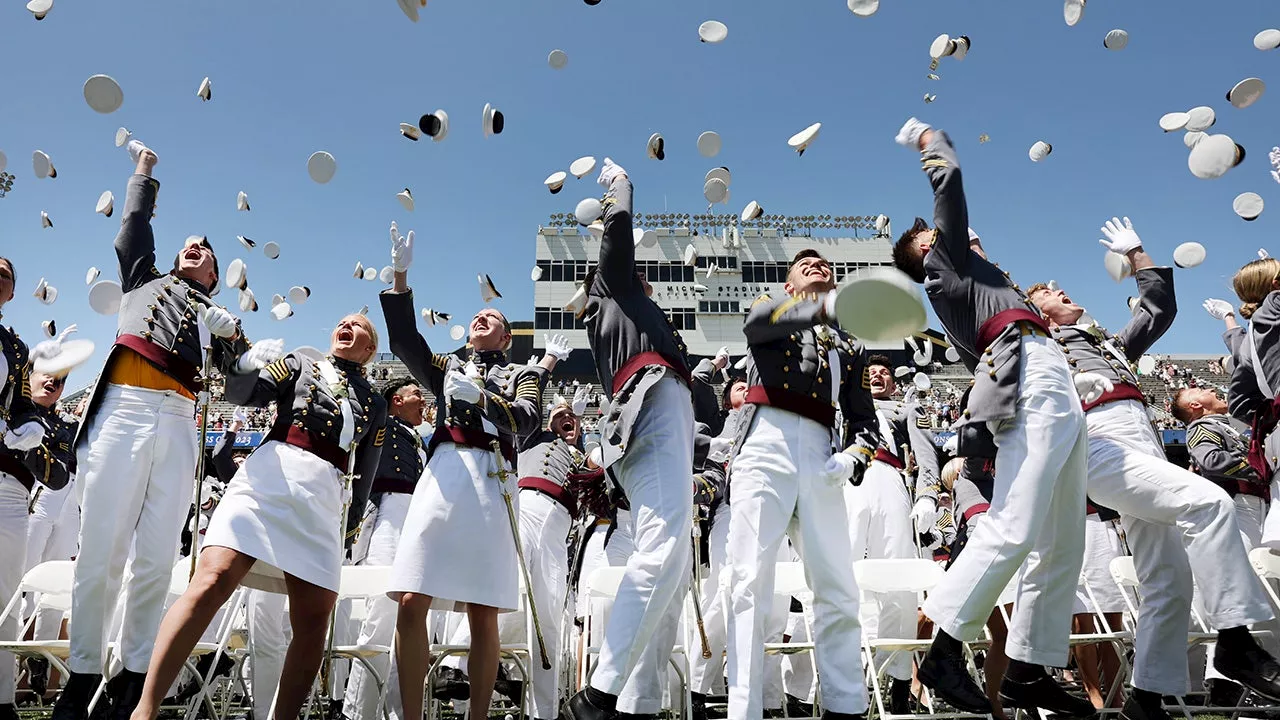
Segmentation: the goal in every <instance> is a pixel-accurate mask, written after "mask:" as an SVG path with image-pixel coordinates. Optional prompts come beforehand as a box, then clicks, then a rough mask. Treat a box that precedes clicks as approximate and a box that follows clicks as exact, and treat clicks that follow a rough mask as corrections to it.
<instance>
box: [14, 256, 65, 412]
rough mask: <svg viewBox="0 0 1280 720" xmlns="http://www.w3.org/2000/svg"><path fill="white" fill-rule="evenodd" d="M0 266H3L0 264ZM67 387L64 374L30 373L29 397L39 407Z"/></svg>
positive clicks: (52, 402)
mask: <svg viewBox="0 0 1280 720" xmlns="http://www.w3.org/2000/svg"><path fill="white" fill-rule="evenodd" d="M0 267H4V266H3V265H0ZM66 387H67V378H66V376H65V375H64V376H62V377H54V376H52V375H45V374H44V373H38V372H33V373H31V399H32V401H34V402H35V404H37V405H39V406H40V407H45V408H51V407H53V406H54V405H55V404H56V403H57V402H58V401H59V400H61V399H62V391H63V390H64V389H66Z"/></svg>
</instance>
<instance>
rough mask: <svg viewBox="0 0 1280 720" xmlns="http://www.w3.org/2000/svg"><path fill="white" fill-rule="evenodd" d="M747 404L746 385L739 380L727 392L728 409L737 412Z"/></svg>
mask: <svg viewBox="0 0 1280 720" xmlns="http://www.w3.org/2000/svg"><path fill="white" fill-rule="evenodd" d="M745 404H747V383H746V382H745V381H742V380H739V381H738V382H736V383H734V384H733V387H732V388H731V389H730V390H729V409H730V410H737V409H738V408H740V407H742V406H743V405H745Z"/></svg>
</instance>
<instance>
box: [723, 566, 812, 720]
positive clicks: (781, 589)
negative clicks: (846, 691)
mask: <svg viewBox="0 0 1280 720" xmlns="http://www.w3.org/2000/svg"><path fill="white" fill-rule="evenodd" d="M729 589H730V588H729V587H728V586H727V585H726V586H725V587H723V588H721V598H720V601H721V602H723V603H725V616H726V617H728V612H729V608H732V607H733V605H732V603H731V602H730V599H729ZM773 594H774V596H775V597H776V596H785V597H787V598H793V597H794V598H796V599H797V600H799V601H800V602H801V604H803V605H804V606H805V608H806V609H808V608H812V607H813V591H811V590H810V589H809V584H808V582H807V581H806V580H805V577H804V564H803V563H800V562H780V563H775V564H774V566H773ZM803 617H804V626H805V631H806V632H805V636H806V637H808V638H809V639H808V640H792V641H790V642H778V643H771V642H766V643H765V644H764V653H765V654H766V655H804V654H807V655H809V656H810V660H814V654H813V653H814V651H813V648H814V645H813V614H812V613H811V612H807V611H806V612H805V613H804V615H803ZM814 675H815V677H817V673H816V672H815V673H814ZM817 683H818V687H817V689H816V690H815V692H814V696H813V697H814V702H813V704H812V705H813V715H812V717H818V708H819V707H820V706H821V704H822V678H821V677H817ZM784 707H785V705H784Z"/></svg>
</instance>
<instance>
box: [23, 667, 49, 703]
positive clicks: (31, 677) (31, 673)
mask: <svg viewBox="0 0 1280 720" xmlns="http://www.w3.org/2000/svg"><path fill="white" fill-rule="evenodd" d="M26 663H27V687H29V688H31V692H33V693H35V694H36V697H40V698H43V697H44V694H45V693H47V692H49V661H48V660H45V659H44V658H34V657H29V658H27V660H26Z"/></svg>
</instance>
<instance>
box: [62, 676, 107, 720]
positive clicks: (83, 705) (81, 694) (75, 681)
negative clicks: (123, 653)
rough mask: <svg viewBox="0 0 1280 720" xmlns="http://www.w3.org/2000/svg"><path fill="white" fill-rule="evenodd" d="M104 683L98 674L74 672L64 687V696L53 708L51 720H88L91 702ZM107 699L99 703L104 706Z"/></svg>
mask: <svg viewBox="0 0 1280 720" xmlns="http://www.w3.org/2000/svg"><path fill="white" fill-rule="evenodd" d="M101 683H102V676H101V675H98V674H96V673H77V672H73V673H71V675H70V676H69V677H68V678H67V682H66V684H65V685H64V686H63V687H62V694H61V695H59V696H58V702H57V703H55V704H54V706H53V717H52V718H51V720H87V718H88V717H89V701H90V700H92V699H93V694H94V693H95V692H97V690H98V685H100V684H101ZM105 702H106V699H105V698H103V699H102V700H99V701H98V705H102V704H103V703H105Z"/></svg>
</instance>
